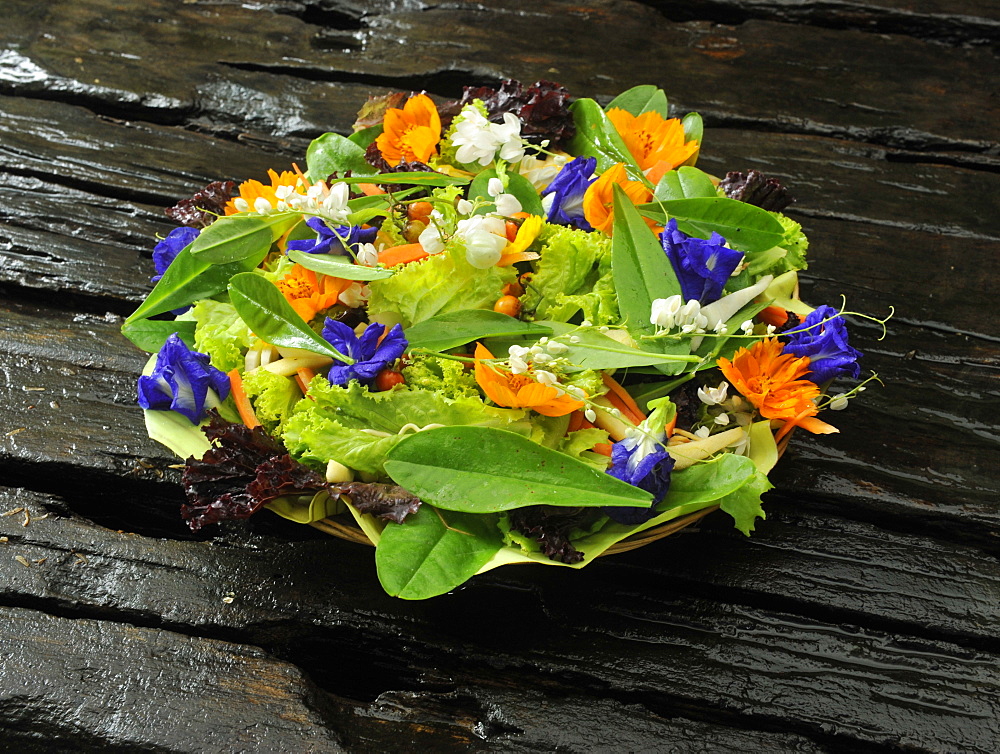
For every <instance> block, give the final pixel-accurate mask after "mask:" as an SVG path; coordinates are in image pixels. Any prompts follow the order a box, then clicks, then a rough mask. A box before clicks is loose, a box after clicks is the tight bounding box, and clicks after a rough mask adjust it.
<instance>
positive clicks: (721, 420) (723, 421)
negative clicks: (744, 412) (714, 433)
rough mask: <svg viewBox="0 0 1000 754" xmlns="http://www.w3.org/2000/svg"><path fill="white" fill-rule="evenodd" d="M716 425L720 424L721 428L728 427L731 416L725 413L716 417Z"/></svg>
mask: <svg viewBox="0 0 1000 754" xmlns="http://www.w3.org/2000/svg"><path fill="white" fill-rule="evenodd" d="M715 423H716V424H718V425H719V426H720V427H724V426H726V425H727V424H729V414H727V413H724V412H723V413H721V414H719V415H718V416H716V417H715Z"/></svg>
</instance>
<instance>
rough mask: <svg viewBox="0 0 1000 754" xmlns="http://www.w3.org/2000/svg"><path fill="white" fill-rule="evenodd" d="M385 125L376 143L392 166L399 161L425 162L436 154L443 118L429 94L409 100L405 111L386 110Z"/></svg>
mask: <svg viewBox="0 0 1000 754" xmlns="http://www.w3.org/2000/svg"><path fill="white" fill-rule="evenodd" d="M382 125H383V129H384V130H383V131H382V133H381V134H380V135H379V137H378V139H376V142H375V143H376V145H377V146H378V148H379V151H380V152H381V153H382V157H383V158H384V159H385V161H386V162H388V163H389V165H390V166H393V167H394V166H396V165H398V164H399V163H400V162H423V163H426V162H427V161H428V160H430V158H431V157H432V156H433V155H435V154H437V144H438V141H440V139H441V116H440V115H438V111H437V106H436V105H435V104H434V101H433V100H432V99H431V98H430V97H428V96H427V95H426V94H417V95H415V96H413V97H410V98H409V99H408V100H406V104H404V105H403V108H402V109H399V108H396V107H393V108H389V109H388V110H386V111H385V118H384V120H383V123H382Z"/></svg>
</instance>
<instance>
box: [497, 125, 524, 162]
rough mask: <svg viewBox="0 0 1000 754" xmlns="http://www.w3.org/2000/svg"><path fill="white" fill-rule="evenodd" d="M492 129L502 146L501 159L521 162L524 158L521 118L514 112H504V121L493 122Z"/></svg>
mask: <svg viewBox="0 0 1000 754" xmlns="http://www.w3.org/2000/svg"><path fill="white" fill-rule="evenodd" d="M490 131H491V132H492V133H493V138H494V139H496V141H497V143H498V145H499V147H500V159H501V160H506V161H507V162H520V161H521V160H522V159H523V158H524V141H523V140H522V139H521V119H520V118H518V117H517V116H516V115H514V113H504V114H503V123H491V124H490Z"/></svg>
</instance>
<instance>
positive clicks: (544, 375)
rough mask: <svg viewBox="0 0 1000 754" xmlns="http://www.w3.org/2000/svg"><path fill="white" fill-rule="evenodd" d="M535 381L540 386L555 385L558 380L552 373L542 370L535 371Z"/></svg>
mask: <svg viewBox="0 0 1000 754" xmlns="http://www.w3.org/2000/svg"><path fill="white" fill-rule="evenodd" d="M535 379H536V380H538V382H540V383H541V384H542V385H555V384H556V383H557V382H559V379H558V378H557V377H556V376H555V375H554V374H552V372H546V371H545V370H544V369H536V370H535Z"/></svg>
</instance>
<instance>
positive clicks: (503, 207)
mask: <svg viewBox="0 0 1000 754" xmlns="http://www.w3.org/2000/svg"><path fill="white" fill-rule="evenodd" d="M491 180H492V179H491ZM520 211H521V202H520V201H518V199H517V197H516V196H514V195H513V194H500V195H499V196H498V197H497V214H499V215H504V216H505V217H510V216H511V215H516V214H517V213H518V212H520Z"/></svg>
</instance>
